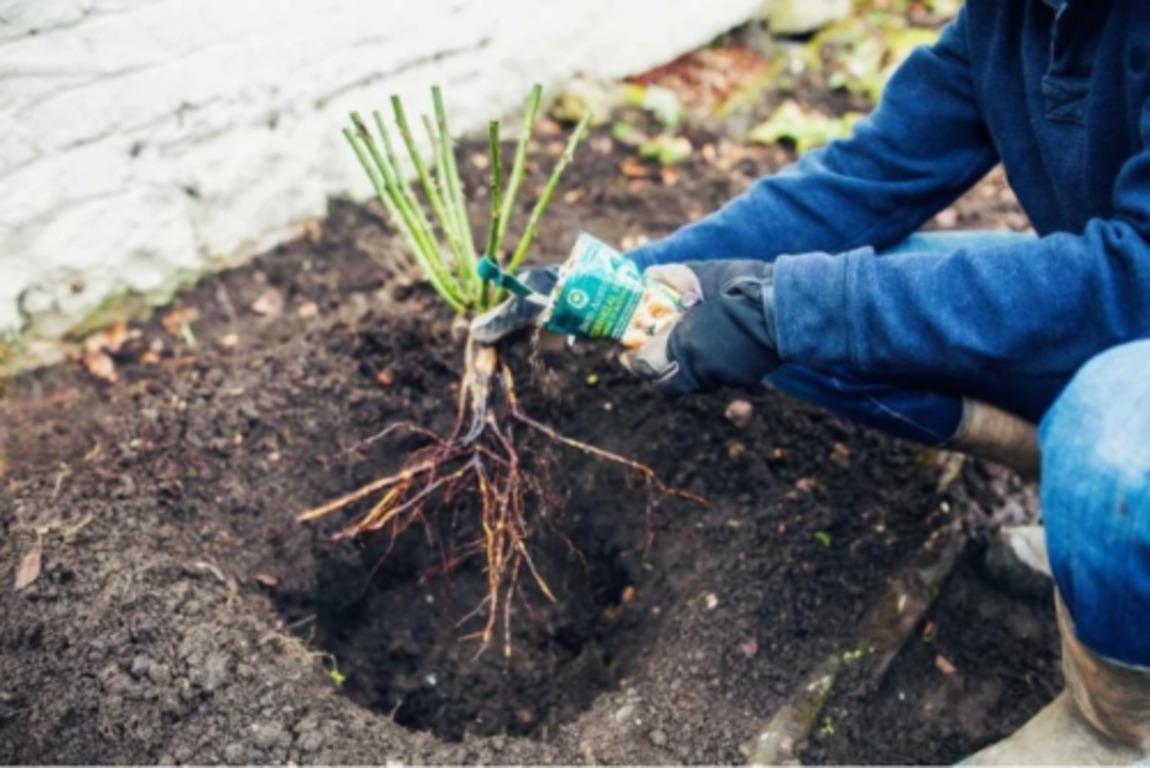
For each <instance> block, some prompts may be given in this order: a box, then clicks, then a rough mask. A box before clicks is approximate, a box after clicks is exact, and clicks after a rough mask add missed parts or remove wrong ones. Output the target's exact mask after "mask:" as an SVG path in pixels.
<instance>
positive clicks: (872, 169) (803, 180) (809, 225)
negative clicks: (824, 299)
mask: <svg viewBox="0 0 1150 768" xmlns="http://www.w3.org/2000/svg"><path fill="white" fill-rule="evenodd" d="M966 34H967V33H966V13H965V11H963V12H961V13H960V14H959V16H958V18H957V19H956V20H955V21H954V22H953V23H951V24H950V25H949V26H948V27H947V28H946V29H945V30H944V31H943V33H942V36H941V38H940V39H939V41H938V42H937V43H936V44H935V45H934V46H932V47H926V48H920V49H918V50H917V51H915V52H914V53H912V54H911V56H910V57H909V58H908V59H907V61H906V62H905V63H904V64H903V65H902V66H901V67H900V68H899V70H898V71H897V72H896V73H895V75H894V77H893V78H892V79H891V82H890V83H889V85H888V86H887V88H886V92H885V95H884V96H883V99H882V101H881V103H880V104H879V106H878V108H877V109H876V110H875V111H874V112H873V113H872V114H871V115H870V116H869V117H867V118H865V119H864V120H861V121H860V122H859V123H858V124H857V125H856V126H855V131H854V135H853V136H852V137H851V138H849V139H846V140H843V141H837V142H834V143H832V144H830V145H829V146H827V147H825V148H823V149H821V150H817V151H814V152H811V153H809V154H807V155H806V156H804V157H803V158H802V159H801V160H800V161H799V162H797V163H795V164H794V165H792V166H790V167H789V168H787V169H785V170H783V171H782V172H780V173H778V174H776V175H774V176H769V177H766V178H763V179H761V180H759V181H757V182H756V183H755V184H754V185H753V186H752V187H751V188H750V189H748V190H747V191H746V192H744V193H743V194H741V195H740V196H738V197H736V198H734V199H733V200H731V201H730V202H729V203H727V204H726V205H725V206H724V207H723V208H721V209H720V210H718V211H716V212H715V213H712V214H711V215H709V216H707V217H705V218H703V219H701V220H699V221H697V222H695V223H694V224H690V225H688V226H686V227H683V228H682V229H680V230H678V231H677V232H675V233H674V234H672V235H671V236H670V237H667V238H665V239H663V240H660V241H657V242H654V243H650V244H648V245H646V246H643V247H641V248H638V249H636V250H635V251H632V253H631V254H630V255H631V258H633V259H634V260H635V261H636V262H637V263H638V264H639V266H640V267H643V268H646V267H649V266H651V265H654V264H666V263H673V262H681V261H699V260H706V259H761V260H767V261H770V260H773V259H775V258H776V257H777V256H778V255H779V254H783V253H807V252H810V251H828V252H835V253H838V252H841V251H846V250H849V249H851V248H855V247H857V246H861V245H872V246H875V247H876V248H880V249H881V248H883V247H885V246H888V245H893V244H894V243H897V242H899V241H900V240H902V239H904V238H905V237H906V236H907V235H909V234H910V233H912V232H914V231H915V230H917V229H918V228H919V227H920V226H921V225H922V224H923V223H924V222H925V221H926V220H928V219H929V218H930V217H931V216H933V215H934V214H935V213H937V212H938V211H940V210H941V209H943V208H945V207H946V206H947V205H949V204H950V203H951V202H953V200H954V199H955V198H957V197H958V196H959V195H960V194H962V192H964V191H965V190H966V189H967V188H969V187H970V186H971V185H972V184H973V183H974V182H975V181H977V180H978V179H979V178H981V177H982V176H984V175H985V174H986V173H987V171H989V170H990V168H991V167H993V165H994V164H995V162H996V161H997V153H996V151H995V149H994V145H993V143H992V141H991V139H990V136H989V133H988V131H987V128H986V126H985V125H984V123H983V120H982V116H981V113H980V111H979V108H978V104H977V101H976V99H975V96H974V91H973V85H972V82H971V73H970V66H969V60H968V57H967V42H966Z"/></svg>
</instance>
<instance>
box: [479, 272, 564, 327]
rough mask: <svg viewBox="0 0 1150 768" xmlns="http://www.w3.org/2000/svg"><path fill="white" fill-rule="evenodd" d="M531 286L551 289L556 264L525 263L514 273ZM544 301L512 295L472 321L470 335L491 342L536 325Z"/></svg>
mask: <svg viewBox="0 0 1150 768" xmlns="http://www.w3.org/2000/svg"><path fill="white" fill-rule="evenodd" d="M516 277H518V278H519V280H520V281H522V282H523V283H525V284H526V285H527V287H529V288H530V289H531V290H533V291H536V292H538V293H541V294H543V295H544V296H546V295H548V294H550V293H551V290H552V289H553V288H554V287H555V284H556V283H557V282H559V267H527V268H526V269H521V270H519V272H518V273H517V274H516ZM544 306H545V304H543V303H536V302H533V301H531V300H530V299H525V298H522V297H519V296H512V297H511V298H509V299H507V300H506V301H504V302H502V303H501V304H499V306H497V307H492V308H491V309H489V310H487V311H486V312H484V313H483V314H481V315H477V316H476V317H475V319H474V320H472V321H471V338H472V339H474V340H475V341H477V342H478V343H480V344H494V343H495V342H497V341H499V340H500V339H502V338H504V337H505V336H509V335H511V334H513V333H515V332H516V331H522V330H524V329H525V328H530V327H532V326H533V325H535V322H536V320H538V319H539V315H540V314H541V313H542V312H543V308H544Z"/></svg>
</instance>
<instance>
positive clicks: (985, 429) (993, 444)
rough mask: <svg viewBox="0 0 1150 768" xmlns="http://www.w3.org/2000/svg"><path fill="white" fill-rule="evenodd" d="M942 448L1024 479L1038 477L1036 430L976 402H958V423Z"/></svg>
mask: <svg viewBox="0 0 1150 768" xmlns="http://www.w3.org/2000/svg"><path fill="white" fill-rule="evenodd" d="M943 447H944V448H946V449H947V450H952V451H958V452H960V453H967V454H970V455H971V456H977V457H979V458H984V459H989V460H991V461H995V462H998V463H999V464H1004V465H1006V466H1008V467H1010V468H1011V469H1013V470H1014V471H1016V472H1018V473H1019V474H1020V475H1022V476H1023V477H1025V478H1027V479H1032V480H1033V479H1037V477H1038V472H1039V465H1040V459H1039V453H1038V428H1037V427H1035V426H1034V425H1033V424H1031V423H1030V422H1029V421H1026V420H1025V419H1023V418H1020V417H1018V416H1015V415H1014V414H1012V413H1007V412H1006V411H1004V410H1002V409H1000V408H995V407H994V406H993V405H987V404H986V403H983V402H980V401H978V400H971V399H970V398H966V399H964V400H963V401H962V422H961V423H960V424H959V426H958V431H957V432H956V433H955V435H954V437H952V438H951V439H950V440H949V441H948V442H947V443H946V445H944V446H943Z"/></svg>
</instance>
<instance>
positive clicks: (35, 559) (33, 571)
mask: <svg viewBox="0 0 1150 768" xmlns="http://www.w3.org/2000/svg"><path fill="white" fill-rule="evenodd" d="M41 562H42V558H41V554H40V547H39V545H37V546H36V548H35V549H33V550H32V551H31V552H29V553H28V554H26V555H24V559H22V560H21V561H20V566H19V567H18V568H17V569H16V584H15V587H16V591H17V592H19V591H20V590H22V589H24V588H26V587H28V586H30V585H31V584H32V582H34V581H36V579H38V578H40V566H41Z"/></svg>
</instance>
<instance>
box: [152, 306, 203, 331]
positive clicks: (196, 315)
mask: <svg viewBox="0 0 1150 768" xmlns="http://www.w3.org/2000/svg"><path fill="white" fill-rule="evenodd" d="M199 319H200V310H198V309H196V308H195V307H175V308H173V309H171V310H169V311H168V312H166V313H165V314H164V316H163V317H161V318H160V325H162V326H164V330H165V331H167V332H168V333H169V334H171V335H172V336H177V337H183V335H184V328H186V327H187V326H189V325H191V324H192V323H194V322H195V321H196V320H199Z"/></svg>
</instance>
